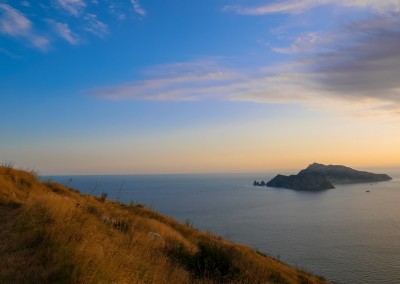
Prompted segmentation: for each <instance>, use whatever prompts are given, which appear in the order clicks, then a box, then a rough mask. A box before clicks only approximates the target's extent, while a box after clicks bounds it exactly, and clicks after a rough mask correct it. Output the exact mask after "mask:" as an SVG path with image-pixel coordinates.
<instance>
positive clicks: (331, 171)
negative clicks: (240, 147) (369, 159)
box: [266, 163, 392, 191]
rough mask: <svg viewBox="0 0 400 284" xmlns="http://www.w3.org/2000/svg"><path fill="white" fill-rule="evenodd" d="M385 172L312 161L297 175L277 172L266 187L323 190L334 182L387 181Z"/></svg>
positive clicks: (332, 186)
mask: <svg viewBox="0 0 400 284" xmlns="http://www.w3.org/2000/svg"><path fill="white" fill-rule="evenodd" d="M391 179H392V178H391V177H390V176H388V175H386V174H375V173H370V172H366V171H358V170H354V169H352V168H349V167H346V166H342V165H328V166H326V165H323V164H318V163H313V164H311V165H309V166H308V167H307V168H306V169H304V170H301V171H300V172H299V173H298V174H297V175H290V176H285V175H280V174H278V175H277V176H275V177H274V178H273V179H271V180H270V181H269V182H267V183H266V186H268V187H281V188H288V189H294V190H309V191H313V190H325V189H332V188H335V187H334V184H347V183H369V182H381V181H388V180H391Z"/></svg>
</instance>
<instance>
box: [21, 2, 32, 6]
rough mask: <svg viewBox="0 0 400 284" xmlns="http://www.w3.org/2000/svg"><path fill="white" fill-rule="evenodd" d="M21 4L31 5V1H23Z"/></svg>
mask: <svg viewBox="0 0 400 284" xmlns="http://www.w3.org/2000/svg"><path fill="white" fill-rule="evenodd" d="M21 6H24V7H30V6H31V3H29V1H21Z"/></svg>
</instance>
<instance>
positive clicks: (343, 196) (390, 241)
mask: <svg viewBox="0 0 400 284" xmlns="http://www.w3.org/2000/svg"><path fill="white" fill-rule="evenodd" d="M376 172H384V173H388V174H389V175H391V176H392V177H393V178H394V179H393V180H392V181H389V182H380V183H371V184H353V185H338V186H336V188H335V189H332V190H327V191H321V192H298V191H293V190H288V189H276V188H268V187H254V186H253V185H252V183H253V181H254V180H261V179H264V180H269V179H270V178H272V177H273V176H274V175H275V174H276V173H267V174H218V175H124V176H122V175H121V176H117V175H113V176H51V177H44V178H51V179H52V180H53V181H56V182H60V183H63V184H66V185H68V186H70V187H73V188H76V189H78V190H79V191H81V192H82V193H88V194H93V195H100V194H101V193H102V192H107V193H108V198H110V199H119V200H120V201H121V202H125V203H129V202H130V201H134V202H139V203H142V204H146V205H148V206H150V207H151V208H153V209H155V210H157V211H159V212H161V213H163V214H166V215H169V216H172V217H174V218H176V219H178V220H179V221H190V222H191V223H193V225H194V226H195V227H197V228H199V229H202V230H208V231H211V232H213V233H216V234H218V235H220V236H222V237H224V238H227V239H229V240H232V241H235V242H240V243H243V244H246V245H248V246H250V247H253V248H255V249H257V250H259V251H262V252H264V253H267V254H269V255H271V256H273V257H276V258H279V259H280V260H281V261H284V262H286V263H288V264H290V265H294V266H298V267H301V268H303V269H306V270H308V271H311V272H313V273H316V274H318V275H322V276H324V277H325V278H326V279H328V280H330V281H333V282H335V283H400V207H399V205H400V169H391V170H382V169H381V170H377V171H376ZM367 191H369V192H367Z"/></svg>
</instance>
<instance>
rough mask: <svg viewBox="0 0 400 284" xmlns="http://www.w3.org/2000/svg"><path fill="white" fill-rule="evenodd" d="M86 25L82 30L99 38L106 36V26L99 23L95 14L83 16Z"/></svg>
mask: <svg viewBox="0 0 400 284" xmlns="http://www.w3.org/2000/svg"><path fill="white" fill-rule="evenodd" d="M85 20H86V25H85V26H84V28H83V29H84V30H85V31H87V32H89V33H91V34H93V35H95V36H97V37H100V38H104V37H105V36H106V35H107V34H108V26H107V25H106V24H105V23H103V22H101V21H100V20H99V19H98V18H97V16H96V15H95V14H87V15H86V16H85Z"/></svg>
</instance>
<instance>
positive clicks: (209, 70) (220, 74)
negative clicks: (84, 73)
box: [89, 61, 238, 101]
mask: <svg viewBox="0 0 400 284" xmlns="http://www.w3.org/2000/svg"><path fill="white" fill-rule="evenodd" d="M165 70H168V72H165ZM144 74H145V75H147V76H148V78H146V79H144V80H142V81H138V82H132V83H127V84H124V85H120V86H109V87H104V88H98V89H95V90H91V91H90V92H89V93H90V94H91V95H94V96H98V97H102V98H105V99H113V100H115V99H143V100H166V101H168V100H174V101H188V100H199V99H206V98H207V97H209V98H213V97H214V98H215V95H217V94H214V95H213V93H212V91H213V90H217V89H219V88H223V87H224V86H225V85H226V84H229V83H232V82H233V81H234V80H235V79H237V75H238V74H236V73H235V72H233V71H231V70H229V69H227V68H223V67H220V66H217V65H216V64H215V63H214V62H210V61H204V62H203V61H196V62H186V63H175V64H168V65H163V66H157V67H154V68H150V69H147V70H145V71H144ZM222 94H223V93H221V95H222Z"/></svg>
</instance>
